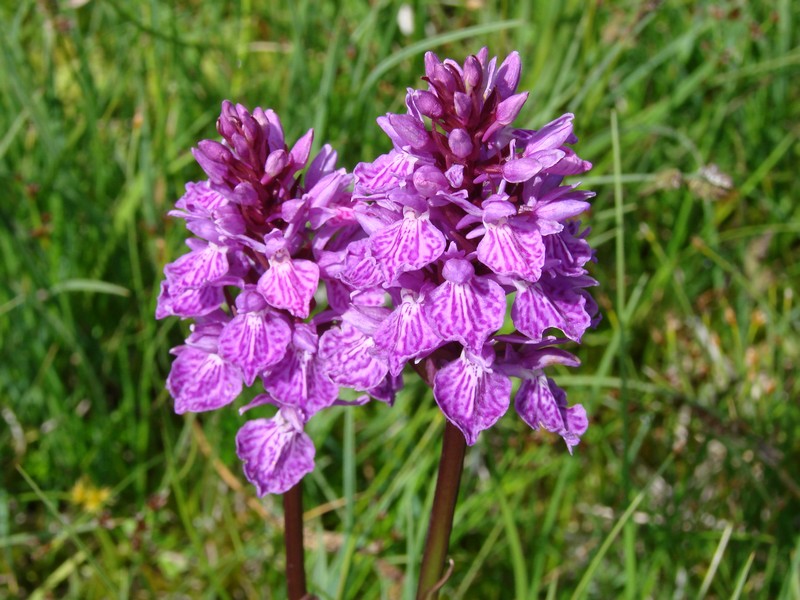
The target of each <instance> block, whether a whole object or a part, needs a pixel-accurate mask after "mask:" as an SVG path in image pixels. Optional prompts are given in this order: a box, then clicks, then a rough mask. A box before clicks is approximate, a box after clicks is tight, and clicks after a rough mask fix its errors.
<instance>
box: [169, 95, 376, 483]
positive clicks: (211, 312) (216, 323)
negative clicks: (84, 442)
mask: <svg viewBox="0 0 800 600" xmlns="http://www.w3.org/2000/svg"><path fill="white" fill-rule="evenodd" d="M217 130H218V132H219V133H220V135H221V136H222V138H223V141H222V142H217V141H212V140H204V141H202V142H200V143H199V144H198V146H197V148H195V149H194V156H195V158H196V159H197V161H198V162H199V163H200V165H201V166H202V167H203V169H204V170H205V172H206V174H207V175H208V179H207V180H206V181H202V182H198V183H189V184H187V186H186V194H185V195H184V196H183V197H182V198H181V199H180V200H178V202H177V204H176V210H174V211H172V212H170V214H171V215H172V216H176V217H179V218H182V219H184V220H185V221H186V226H187V229H188V230H189V231H190V232H191V233H192V234H193V235H194V236H195V237H192V238H190V239H189V240H188V241H187V245H188V246H189V249H190V251H189V252H188V253H187V254H184V255H183V256H181V257H180V258H178V259H177V260H176V261H174V262H172V263H170V264H168V265H167V266H166V267H165V268H164V275H165V281H164V282H163V283H162V287H161V294H160V296H159V298H158V306H157V308H156V316H157V317H158V318H165V317H168V316H172V315H174V316H178V317H181V318H184V319H194V320H195V324H194V325H192V333H191V335H190V336H189V338H188V339H187V340H186V343H185V345H182V346H179V347H178V348H175V349H173V351H172V352H173V354H175V355H176V359H175V361H174V362H173V363H172V369H171V371H170V374H169V377H168V379H167V389H168V390H169V392H170V394H171V395H172V397H173V398H174V399H175V410H176V411H177V412H179V413H183V412H200V411H208V410H214V409H217V408H222V407H223V406H226V405H228V404H231V403H233V402H234V401H235V400H236V398H237V397H238V396H239V394H240V393H241V391H242V388H243V387H244V386H251V385H253V384H255V383H256V381H257V380H259V381H260V382H261V385H262V386H263V389H264V390H265V393H263V394H260V395H259V396H257V397H256V400H255V401H254V402H253V403H251V404H250V407H252V406H256V405H259V404H265V403H269V404H273V405H276V406H277V407H278V409H279V410H278V413H277V414H276V415H275V416H274V417H273V418H272V419H255V420H251V421H249V422H247V423H246V424H245V425H244V426H243V427H242V429H241V430H240V432H239V435H238V436H237V452H238V454H239V457H240V458H241V459H242V461H243V462H244V464H245V466H244V471H245V475H246V476H247V478H248V479H249V480H250V481H251V482H252V483H253V484H254V485H255V486H256V487H257V489H258V493H259V494H260V495H263V494H266V493H283V492H285V491H287V490H288V489H290V488H291V487H292V486H294V485H295V484H296V483H297V482H298V481H299V480H300V479H301V478H302V477H303V476H304V475H305V474H306V473H308V472H309V471H310V470H311V469H313V466H314V446H313V444H312V442H311V440H310V439H309V438H308V436H307V435H306V434H305V433H303V427H304V425H305V423H306V422H307V420H308V419H309V418H311V417H312V416H313V415H314V414H315V413H317V412H319V411H320V410H322V409H323V408H326V407H329V406H331V405H332V404H334V403H336V402H337V401H338V396H339V387H338V385H337V383H335V381H336V370H335V369H337V368H339V369H341V368H342V366H341V365H340V364H339V363H336V364H334V365H328V364H326V363H325V362H324V360H323V359H324V356H325V355H324V353H323V352H321V351H320V346H319V335H320V333H322V330H324V329H326V328H330V327H331V326H332V325H333V324H334V321H335V320H336V318H337V315H336V313H335V312H333V311H321V312H318V313H317V314H316V315H315V316H314V317H313V318H311V319H309V316H310V315H311V314H312V313H313V311H314V310H315V307H316V306H315V296H316V293H317V289H318V287H319V283H320V282H322V283H324V284H325V285H326V286H327V287H328V288H329V289H328V292H329V296H330V297H331V298H336V297H337V295H338V296H342V295H343V294H344V295H345V296H346V297H347V298H348V299H349V297H350V295H351V293H352V291H353V290H352V289H351V287H349V286H348V285H346V284H343V283H342V282H341V281H340V279H338V278H334V277H333V274H332V273H330V272H328V271H327V270H326V268H325V267H324V266H322V267H321V266H320V264H319V263H322V264H323V265H324V260H322V259H323V258H324V257H325V256H326V255H332V256H336V252H339V251H341V246H342V245H346V244H347V243H348V242H350V241H352V240H353V239H356V238H357V236H359V235H360V236H362V237H363V233H361V229H360V227H359V226H358V223H357V221H356V220H355V217H354V215H353V210H352V209H353V203H352V200H351V197H350V193H349V192H348V187H349V186H350V184H351V179H352V177H351V176H350V175H348V174H347V173H346V172H345V171H344V169H339V170H337V169H336V168H335V163H336V153H335V152H334V151H333V150H332V149H331V148H330V147H329V146H327V145H326V146H324V147H323V148H322V150H321V151H320V153H319V154H318V155H317V156H316V158H314V160H312V161H311V162H310V164H309V162H308V158H309V152H310V149H311V143H312V137H313V133H312V132H311V131H309V132H308V133H307V134H305V135H304V136H303V137H302V138H300V140H298V142H297V143H296V144H295V145H294V146H293V147H292V148H291V149H290V148H289V147H288V146H287V145H286V142H285V140H284V136H283V129H282V127H281V123H280V120H279V119H278V117H277V115H276V114H275V113H274V112H273V111H271V110H267V111H264V110H262V109H260V108H257V109H255V110H254V111H253V113H252V114H251V113H250V112H248V111H247V110H246V109H245V108H244V107H243V106H240V105H236V106H234V105H233V104H231V103H230V102H227V101H226V102H224V103H223V105H222V114H221V115H220V117H219V120H218V121H217ZM302 169H307V170H306V172H305V176H304V177H300V176H299V175H298V173H299V171H301V170H302ZM312 234H313V236H312ZM361 296H362V297H363V298H368V297H369V294H366V293H361ZM348 301H349V300H348ZM346 304H347V302H342V301H340V302H339V305H341V306H346ZM332 331H335V332H339V331H341V329H340V328H339V327H338V326H336V327H335V328H334V329H333V330H332ZM384 374H385V373H384ZM332 377H333V378H332ZM345 379H346V378H345ZM382 384H383V385H384V386H385V382H384V381H383V377H373V378H372V379H370V380H369V386H368V387H376V388H377V387H378V386H380V385H382ZM390 391H391V390H390ZM387 393H388V392H387V391H382V392H381V394H380V397H382V398H384V399H385V397H386V396H387ZM246 408H249V407H246Z"/></svg>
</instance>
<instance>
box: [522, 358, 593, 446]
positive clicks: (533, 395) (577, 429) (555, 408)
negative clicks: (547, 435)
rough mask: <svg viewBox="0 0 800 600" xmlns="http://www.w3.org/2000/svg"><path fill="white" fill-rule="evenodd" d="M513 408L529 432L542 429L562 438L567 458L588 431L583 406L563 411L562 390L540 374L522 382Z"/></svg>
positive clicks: (563, 394)
mask: <svg viewBox="0 0 800 600" xmlns="http://www.w3.org/2000/svg"><path fill="white" fill-rule="evenodd" d="M514 408H515V409H516V411H517V413H519V416H520V417H522V420H523V421H525V422H526V423H527V424H528V425H530V426H531V427H532V428H533V429H539V427H544V428H545V429H547V430H548V431H552V432H553V433H557V434H559V435H560V436H561V437H562V438H564V441H565V442H566V444H567V448H568V449H569V452H570V454H572V448H573V447H574V446H576V445H577V444H578V442H580V436H582V435H583V434H584V433H585V432H586V430H587V429H588V427H589V421H588V419H587V418H586V411H585V410H584V408H583V406H581V405H580V404H576V405H575V406H571V407H567V395H566V393H564V390H562V389H561V388H560V387H558V386H557V385H556V382H555V381H553V380H552V379H550V378H549V377H546V376H545V375H544V374H539V375H538V376H536V377H534V378H532V379H526V380H525V381H523V382H522V385H520V387H519V391H517V396H516V398H515V399H514Z"/></svg>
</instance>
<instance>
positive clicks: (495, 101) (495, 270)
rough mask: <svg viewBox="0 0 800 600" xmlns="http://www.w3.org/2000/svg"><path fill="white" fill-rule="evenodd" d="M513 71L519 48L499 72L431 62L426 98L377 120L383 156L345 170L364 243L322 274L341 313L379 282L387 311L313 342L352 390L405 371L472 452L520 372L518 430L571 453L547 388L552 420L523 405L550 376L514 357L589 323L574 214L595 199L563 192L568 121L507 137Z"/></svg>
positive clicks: (574, 421) (513, 131) (471, 63)
mask: <svg viewBox="0 0 800 600" xmlns="http://www.w3.org/2000/svg"><path fill="white" fill-rule="evenodd" d="M521 68H522V67H521V61H520V57H519V55H518V54H517V53H516V52H513V53H511V54H510V55H509V56H508V57H506V59H505V60H503V61H502V62H499V64H498V61H497V59H495V58H490V57H489V53H488V50H487V49H485V48H483V49H481V50H480V51H479V52H478V53H477V54H476V55H474V56H470V57H468V58H467V59H466V60H465V61H464V62H463V64H459V63H457V62H455V61H453V60H450V59H445V60H440V59H439V58H438V57H437V56H436V55H434V54H433V53H430V52H429V53H427V54H426V55H425V75H424V77H422V80H423V81H424V82H426V84H427V89H419V90H414V89H410V90H409V91H408V94H407V96H406V107H407V111H406V114H388V115H386V116H383V117H379V118H378V125H379V126H380V127H381V129H383V131H384V132H385V133H386V135H387V136H388V137H389V139H390V140H391V143H392V149H391V150H390V151H389V152H388V153H387V154H385V155H383V156H380V157H378V158H377V159H375V160H374V161H372V162H370V163H361V164H359V165H358V166H357V167H356V168H355V170H354V174H355V188H354V192H353V199H354V200H355V203H354V205H353V215H354V217H355V218H356V219H357V221H358V223H359V224H360V225H361V227H362V229H363V231H364V234H365V235H364V236H359V237H356V238H354V240H353V242H352V243H351V244H350V245H349V247H347V248H344V249H341V250H339V251H338V252H337V253H336V254H335V255H331V256H329V257H328V260H327V262H326V270H327V271H328V272H329V273H335V277H336V278H337V279H338V280H339V281H340V282H341V283H342V284H343V285H346V286H349V287H350V288H352V289H353V291H351V293H350V301H351V303H353V302H355V300H354V299H356V298H358V297H359V294H373V293H374V291H375V289H376V288H378V286H379V289H381V290H383V291H384V292H385V294H386V296H388V298H390V299H391V302H392V304H391V305H390V306H389V307H388V308H382V309H381V310H382V313H381V312H377V313H375V314H374V315H373V316H374V317H375V319H374V320H373V322H372V323H371V324H369V326H366V325H363V324H362V325H363V326H358V325H356V324H349V325H345V324H342V325H341V326H340V327H339V328H334V329H331V330H330V331H328V332H326V333H325V334H323V336H322V341H321V343H323V344H324V346H325V350H324V352H323V353H324V355H325V357H326V360H327V361H328V363H329V364H330V365H336V366H335V367H334V371H335V374H332V375H331V376H332V378H333V379H334V381H337V382H339V383H345V382H348V384H349V383H354V382H355V380H356V379H363V381H359V382H358V383H359V385H361V386H362V387H363V386H365V385H367V384H372V383H374V382H375V381H376V380H377V379H378V377H379V375H381V374H382V373H384V370H385V369H387V368H388V371H389V373H390V374H392V375H399V374H400V373H401V371H402V370H403V367H404V365H406V364H408V363H412V364H413V365H414V366H415V368H417V369H418V370H419V371H421V372H423V373H426V374H427V375H426V376H427V378H428V381H429V383H432V385H433V387H434V395H435V397H436V400H437V402H438V403H439V406H440V407H441V409H442V411H443V412H444V414H445V416H446V417H447V418H448V419H449V420H450V421H451V422H452V423H453V424H454V425H456V426H457V427H458V428H459V429H460V430H461V432H462V433H463V434H464V437H465V439H466V441H467V443H468V444H473V443H475V442H476V440H477V437H478V434H479V433H480V431H482V430H484V429H486V428H488V427H490V426H491V425H492V424H493V423H494V422H496V421H497V420H498V419H499V418H500V416H502V414H503V413H504V412H505V410H506V408H507V406H508V404H509V402H510V395H511V383H510V381H511V380H510V379H509V377H519V378H520V379H522V380H523V387H522V388H521V389H522V391H523V392H524V393H523V395H522V396H520V397H521V398H522V399H523V400H521V401H520V402H521V403H522V404H521V406H523V407H524V408H525V412H524V414H523V415H522V416H523V418H524V419H525V421H526V422H527V423H529V424H530V425H531V426H532V427H534V428H537V427H539V425H540V424H543V425H542V426H543V427H544V428H545V429H548V430H551V431H556V432H557V433H560V434H561V435H563V436H564V438H565V439H567V440H568V444H569V447H570V449H571V448H572V446H573V445H574V444H575V443H577V440H578V439H579V437H580V435H582V434H583V432H584V430H585V427H582V426H581V425H580V419H579V418H578V417H579V416H580V414H585V413H581V411H582V409H581V408H580V407H573V408H571V409H568V408H566V404H563V405H562V403H561V400H562V399H561V396H559V395H558V394H557V393H556V392H553V393H552V394H551V395H552V397H553V398H555V400H553V402H555V405H556V406H558V407H559V411H561V412H558V411H557V412H558V414H559V415H561V416H562V422H561V424H557V423H556V420H555V418H549V417H548V418H547V419H545V418H544V417H543V416H542V415H544V414H545V412H546V411H547V410H548V409H547V407H548V406H551V405H552V402H551V403H550V404H549V405H548V404H547V403H546V402H545V401H544V400H542V401H541V402H538V404H536V406H537V407H538V408H537V409H536V410H534V409H531V408H528V407H529V405H531V406H532V404H531V402H532V400H529V398H532V396H531V394H532V393H533V392H532V391H531V390H533V387H532V386H533V385H534V383H532V382H539V383H538V384H537V385H539V388H541V385H540V384H541V382H542V381H544V382H545V383H547V382H548V379H547V378H546V377H545V379H544V380H542V379H540V377H541V376H542V372H541V369H539V370H538V371H534V370H531V369H530V368H527V367H525V368H523V367H522V366H519V365H518V366H519V369H517V370H516V371H515V370H514V368H513V364H512V363H513V362H514V361H515V360H522V358H519V357H524V356H527V354H529V353H530V352H531V351H533V350H531V348H534V349H536V351H539V350H540V349H541V348H546V347H548V346H554V345H558V344H562V343H565V342H567V341H570V340H572V341H580V340H581V339H582V337H583V335H584V333H585V332H586V331H587V329H588V328H590V327H592V326H594V325H595V324H596V323H597V320H598V317H597V305H596V304H595V303H594V301H593V300H592V299H591V296H590V295H589V294H588V292H587V291H586V288H587V287H590V286H592V285H595V284H596V282H595V281H594V280H593V279H592V278H591V277H589V275H588V272H587V270H586V265H587V263H588V262H589V261H591V260H593V257H594V253H593V251H592V249H591V248H590V246H589V244H588V243H587V241H586V235H587V232H588V230H586V229H584V230H581V229H580V225H579V223H578V222H577V221H576V220H575V219H576V217H578V216H579V215H580V214H581V213H583V212H584V211H586V210H587V209H588V208H589V203H588V200H589V199H590V198H591V197H592V196H593V195H594V194H593V193H591V192H587V191H582V190H578V189H577V186H576V184H565V183H564V177H565V176H566V175H574V174H578V173H582V172H585V171H587V170H589V169H590V168H591V164H590V163H589V162H587V161H585V160H582V159H580V158H579V157H578V156H577V155H576V154H575V151H574V150H573V149H572V148H571V147H570V145H571V144H575V143H576V142H577V141H578V140H577V138H576V137H575V135H574V133H573V120H574V117H573V115H571V114H566V115H563V116H561V117H559V118H557V119H555V120H554V121H552V122H550V123H548V124H546V125H544V126H543V127H541V128H540V129H538V130H534V129H524V128H520V127H515V125H514V121H515V120H516V119H517V118H518V117H519V116H520V115H521V114H522V111H523V110H524V107H525V103H526V101H527V100H528V93H527V92H525V91H518V90H517V87H518V85H519V81H520V74H521ZM341 300H343V298H342V297H340V298H339V301H341ZM509 317H510V318H509ZM345 321H346V319H345ZM512 326H513V327H512ZM356 357H358V359H357V360H356ZM495 357H500V358H498V359H497V360H496V359H495ZM348 361H355V362H353V364H356V363H357V364H358V365H359V368H358V372H359V373H360V375H359V376H358V377H356V376H355V375H353V374H351V373H348V372H347V370H346V368H345V366H344V365H346V364H348ZM420 363H424V364H423V365H420ZM368 373H369V374H371V377H370V378H366V376H367V374H368ZM539 388H537V389H539ZM546 388H547V389H548V390H551V387H550V385H549V384H547V385H546ZM541 390H544V388H541ZM537 393H538V392H537ZM519 394H520V392H518V396H519ZM543 394H544V392H543V391H541V393H539V396H537V397H541V398H544V396H543ZM536 411H538V412H536ZM520 414H522V413H520ZM548 414H549V413H548Z"/></svg>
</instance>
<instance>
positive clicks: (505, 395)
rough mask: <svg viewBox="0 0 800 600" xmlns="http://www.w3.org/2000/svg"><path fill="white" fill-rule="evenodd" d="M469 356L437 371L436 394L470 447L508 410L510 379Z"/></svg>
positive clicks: (440, 404)
mask: <svg viewBox="0 0 800 600" xmlns="http://www.w3.org/2000/svg"><path fill="white" fill-rule="evenodd" d="M470 354H471V353H470V352H466V353H465V354H463V355H462V356H461V357H460V358H459V359H457V360H454V361H453V362H451V363H449V364H447V365H446V366H445V367H444V368H442V369H440V370H439V371H438V373H437V374H436V377H435V379H434V382H433V395H434V397H435V398H436V402H437V403H438V404H439V408H441V409H442V412H443V413H444V414H445V416H446V417H447V418H448V419H449V420H450V421H451V422H452V423H453V424H454V425H455V426H456V427H458V428H459V429H460V430H461V432H462V433H463V434H464V437H465V438H466V440H467V444H469V445H470V446H471V445H473V444H474V443H475V442H476V440H477V439H478V434H479V433H480V432H481V431H483V430H484V429H488V428H489V427H491V426H492V425H494V424H495V423H496V422H497V420H498V419H499V418H500V417H502V416H503V415H504V414H505V412H506V410H508V405H509V403H510V397H511V380H510V379H509V378H508V377H506V376H505V375H502V374H499V373H495V372H493V371H492V370H491V368H489V367H490V365H487V363H486V361H483V360H480V359H479V358H477V357H472V356H470Z"/></svg>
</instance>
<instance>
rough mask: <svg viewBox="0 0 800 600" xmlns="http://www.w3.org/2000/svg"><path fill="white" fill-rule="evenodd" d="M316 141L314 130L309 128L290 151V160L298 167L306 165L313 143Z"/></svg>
mask: <svg viewBox="0 0 800 600" xmlns="http://www.w3.org/2000/svg"><path fill="white" fill-rule="evenodd" d="M313 141H314V130H313V129H309V130H308V131H307V132H306V133H305V135H304V136H303V137H301V138H300V139H299V140H297V142H296V143H295V145H294V146H292V149H291V150H290V151H289V162H291V163H292V165H294V167H295V168H297V169H302V168H303V167H304V166H306V161H307V160H308V155H309V154H311V143H312V142H313Z"/></svg>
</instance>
